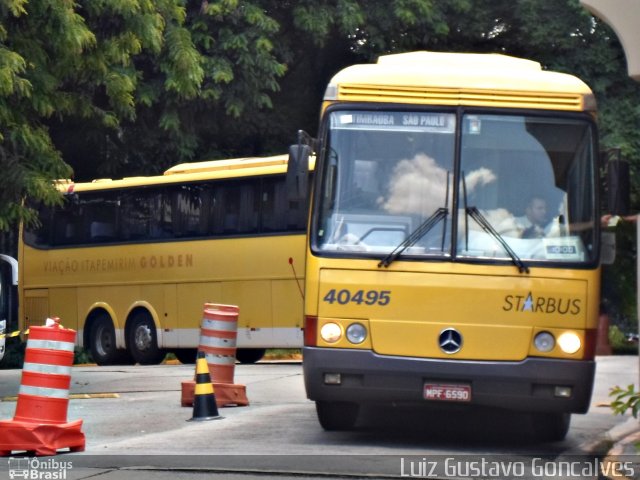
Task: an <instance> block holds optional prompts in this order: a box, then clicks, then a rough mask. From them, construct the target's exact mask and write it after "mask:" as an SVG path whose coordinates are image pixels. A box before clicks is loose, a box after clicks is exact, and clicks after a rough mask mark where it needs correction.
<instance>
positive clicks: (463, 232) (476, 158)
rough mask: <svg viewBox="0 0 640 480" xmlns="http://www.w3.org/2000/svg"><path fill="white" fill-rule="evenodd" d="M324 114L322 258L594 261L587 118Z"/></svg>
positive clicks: (315, 235)
mask: <svg viewBox="0 0 640 480" xmlns="http://www.w3.org/2000/svg"><path fill="white" fill-rule="evenodd" d="M327 118H328V125H327V127H328V128H327V129H326V132H327V133H326V138H325V139H324V149H323V155H322V160H321V161H322V167H321V169H320V170H319V173H320V177H319V182H320V183H319V185H318V190H317V194H316V203H315V205H316V212H315V215H314V224H313V226H312V242H313V248H314V250H315V251H317V252H319V253H325V252H326V253H336V254H344V255H352V256H372V257H375V258H378V259H380V260H382V261H381V262H380V264H381V265H383V266H388V265H389V264H390V263H392V262H393V261H395V260H396V259H398V258H399V257H402V258H403V259H405V258H409V259H420V258H437V257H446V258H453V257H454V256H455V257H457V258H460V259H465V258H466V259H470V260H471V259H481V260H487V259H491V260H500V261H503V260H504V261H505V262H507V261H508V262H514V263H516V264H518V263H519V262H520V261H522V262H524V263H525V264H526V263H527V262H532V261H533V262H591V261H593V259H594V255H595V248H596V238H595V232H596V229H595V218H594V214H595V180H594V152H593V147H594V143H593V138H592V134H593V132H592V129H591V124H590V122H588V121H587V120H582V119H579V118H577V117H573V116H567V117H561V118H557V117H556V116H553V117H552V116H534V115H531V116H524V115H507V114H472V113H463V114H459V113H455V112H453V111H436V110H433V111H425V110H421V111H418V110H416V111H366V110H342V111H331V112H329V113H328V117H327ZM458 129H460V130H461V131H460V132H458ZM456 133H459V135H458V136H457V135H456ZM456 138H458V141H459V142H460V144H459V148H458V149H457V148H456V141H457V140H456ZM457 151H458V152H459V155H458V158H456V152H457ZM456 162H458V165H456ZM455 167H457V168H455ZM454 172H456V177H455V178H454ZM454 195H457V199H456V202H454V201H453V200H454ZM454 205H455V210H454ZM470 212H473V213H474V214H473V215H470ZM479 219H482V220H481V222H482V223H484V224H485V225H484V227H483V226H482V225H481V224H480V223H479ZM452 239H455V241H452Z"/></svg>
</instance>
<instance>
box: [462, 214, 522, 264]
mask: <svg viewBox="0 0 640 480" xmlns="http://www.w3.org/2000/svg"><path fill="white" fill-rule="evenodd" d="M465 211H466V212H467V214H468V215H469V216H470V217H471V218H473V219H474V220H475V221H476V222H477V223H478V225H480V226H481V227H482V229H483V230H484V231H485V232H487V233H488V234H489V235H491V236H492V237H493V238H495V239H496V240H497V241H498V243H499V244H500V245H502V248H504V250H505V251H506V252H507V253H508V254H509V256H510V257H511V260H512V261H513V264H514V265H515V266H516V267H518V271H519V272H520V273H529V267H528V266H527V265H526V264H525V263H524V262H523V261H522V260H521V259H520V257H519V256H518V255H517V254H516V252H514V251H513V250H512V249H511V247H510V246H509V244H508V243H507V242H506V240H505V239H504V238H502V235H500V234H499V233H498V232H497V231H496V229H495V228H493V226H492V225H491V224H490V223H489V221H488V220H487V219H486V218H485V217H484V215H482V214H481V213H480V210H478V209H477V208H476V207H467V208H466V209H465Z"/></svg>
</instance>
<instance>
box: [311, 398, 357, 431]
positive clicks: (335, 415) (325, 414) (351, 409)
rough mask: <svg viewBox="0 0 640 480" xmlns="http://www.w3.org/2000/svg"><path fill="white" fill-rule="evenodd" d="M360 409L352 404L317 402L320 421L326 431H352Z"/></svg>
mask: <svg viewBox="0 0 640 480" xmlns="http://www.w3.org/2000/svg"><path fill="white" fill-rule="evenodd" d="M359 410H360V407H359V405H358V404H357V403H351V402H316V413H317V414H318V421H319V422H320V425H322V428H324V429H325V430H329V431H332V430H351V429H353V427H354V426H355V424H356V420H357V419H358V411H359Z"/></svg>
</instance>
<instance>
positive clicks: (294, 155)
mask: <svg viewBox="0 0 640 480" xmlns="http://www.w3.org/2000/svg"><path fill="white" fill-rule="evenodd" d="M303 134H304V132H299V133H298V137H299V142H298V143H297V144H296V145H291V147H289V161H288V164H287V195H288V197H289V201H292V202H299V201H306V199H307V197H308V193H309V157H310V156H311V153H312V151H311V150H312V149H311V146H309V145H308V144H306V143H303V141H302V140H303Z"/></svg>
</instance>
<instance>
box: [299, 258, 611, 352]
mask: <svg viewBox="0 0 640 480" xmlns="http://www.w3.org/2000/svg"><path fill="white" fill-rule="evenodd" d="M309 260H310V264H309V265H307V272H311V271H314V270H315V268H317V270H316V271H317V272H319V275H318V276H317V277H316V278H315V279H314V278H313V276H308V278H307V292H306V293H307V299H308V300H307V302H308V303H307V313H308V314H310V315H314V316H317V317H318V331H320V329H321V327H322V325H323V324H324V323H327V322H333V323H337V324H339V325H341V328H342V330H343V331H344V330H345V329H346V327H347V326H348V325H349V324H350V323H353V322H360V323H363V324H364V325H365V326H366V327H367V329H368V331H369V332H370V338H368V339H367V342H365V343H363V344H361V345H358V346H354V345H353V344H350V343H348V342H347V341H346V340H345V339H343V340H341V341H340V342H338V343H337V344H328V343H326V342H324V341H323V340H322V338H321V337H320V336H319V335H318V338H317V344H318V346H324V347H334V348H361V349H362V348H370V349H372V350H373V351H374V352H375V353H377V354H380V355H393V356H407V357H417V358H442V359H459V360H487V361H489V360H498V361H518V360H523V359H524V358H526V357H527V356H531V355H534V356H548V357H556V358H558V357H561V358H581V355H582V353H583V352H582V351H579V352H576V354H572V355H569V354H566V353H564V352H562V351H561V350H560V349H559V348H557V346H556V348H554V349H553V350H551V351H550V352H547V353H541V352H538V351H537V350H535V349H534V347H533V338H534V336H535V335H536V334H537V333H539V332H542V331H548V332H551V333H554V335H555V336H556V338H557V337H558V336H559V335H560V334H561V333H562V332H564V331H572V332H574V333H576V334H577V335H578V336H579V337H580V338H581V339H582V341H583V344H584V343H585V340H586V339H585V331H586V330H593V329H595V328H597V318H598V308H599V306H598V305H597V304H595V303H596V302H593V301H590V299H593V298H598V296H597V295H598V289H599V281H598V273H597V272H598V271H597V270H557V269H542V268H532V269H531V273H530V274H529V275H522V274H518V273H517V270H516V269H515V267H510V266H496V265H491V266H483V265H470V264H466V265H465V264H445V263H423V262H396V263H395V264H394V265H393V267H392V270H386V269H378V268H377V267H375V264H376V262H375V261H366V260H336V259H321V258H318V257H313V256H312V257H310V259H309ZM343 290H346V291H348V292H349V296H350V297H353V296H354V294H355V293H356V292H358V291H363V292H365V293H366V292H368V291H372V290H373V291H378V292H380V291H383V290H385V291H388V292H389V293H388V296H389V299H390V300H389V303H388V304H386V305H378V304H375V305H366V304H365V303H364V302H354V301H349V302H345V301H344V300H345V299H346V298H347V294H345V296H344V298H342V299H341V300H342V302H339V301H337V300H336V299H335V298H334V297H331V294H330V292H332V291H333V293H334V296H335V295H337V294H338V293H339V292H340V291H343ZM314 298H315V299H316V302H317V303H315V305H313V303H314V302H313V299H314ZM327 299H328V300H329V301H327ZM331 300H333V301H331ZM449 327H455V328H456V329H458V330H459V331H460V333H461V334H462V336H463V338H464V345H463V348H462V349H461V350H460V352H458V353H455V354H447V353H444V352H443V351H442V350H441V349H440V348H439V345H438V336H439V335H440V333H441V332H442V331H443V330H445V329H446V328H449Z"/></svg>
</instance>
